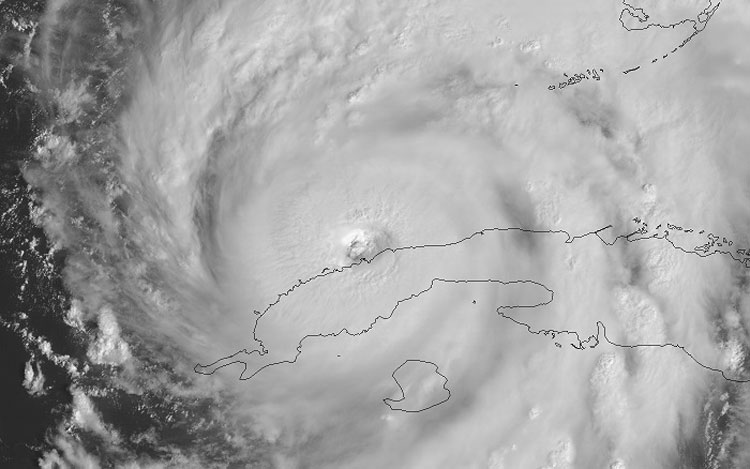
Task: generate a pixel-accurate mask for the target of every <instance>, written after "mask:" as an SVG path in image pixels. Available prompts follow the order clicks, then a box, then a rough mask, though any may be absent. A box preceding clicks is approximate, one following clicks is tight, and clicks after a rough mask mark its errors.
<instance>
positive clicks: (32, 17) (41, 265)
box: [0, 0, 81, 467]
mask: <svg viewBox="0 0 750 469" xmlns="http://www.w3.org/2000/svg"><path fill="white" fill-rule="evenodd" d="M43 8H44V2H41V1H27V0H15V1H6V2H3V3H2V4H0V38H2V42H0V47H1V50H2V54H1V55H0V69H3V70H6V72H5V73H4V74H3V78H4V80H3V82H4V86H2V87H0V318H2V321H3V322H4V325H3V327H0V349H1V351H2V353H0V370H2V374H3V376H2V379H1V380H0V383H1V384H0V398H1V399H2V403H3V405H2V406H0V466H2V467H37V465H38V463H37V461H38V458H39V457H40V456H41V455H42V453H43V452H44V451H46V450H48V449H49V443H48V442H47V439H46V436H47V434H48V431H49V430H50V429H53V428H56V427H57V426H58V425H59V424H61V423H62V421H63V420H64V418H65V414H66V409H67V408H68V405H69V403H70V401H71V396H70V394H69V392H68V387H69V386H70V378H69V376H68V375H67V373H65V371H64V370H62V369H61V368H60V367H59V366H57V365H55V364H53V363H50V362H49V361H48V360H46V359H45V358H44V357H42V356H41V355H40V354H38V353H34V352H33V349H31V348H30V347H28V346H27V345H28V341H27V339H28V335H25V334H24V331H34V334H35V335H36V336H38V337H44V338H45V339H46V340H47V341H48V342H49V343H50V344H51V346H52V349H53V350H54V352H55V353H62V354H66V355H71V356H74V355H78V354H79V353H80V352H81V350H80V348H79V347H77V346H76V345H74V341H73V340H72V337H71V336H70V333H69V332H68V331H69V328H68V327H67V326H66V325H65V324H64V322H63V320H62V318H63V315H64V311H65V310H66V309H67V308H68V306H69V304H68V303H69V302H68V298H67V296H66V293H65V289H64V286H63V282H62V266H63V257H64V253H63V252H60V251H57V252H55V251H54V250H52V249H51V246H50V245H49V243H48V241H47V238H46V237H45V234H44V231H43V230H42V229H41V228H40V227H38V226H36V225H35V224H34V223H33V221H32V213H31V209H32V207H33V206H34V202H33V200H32V198H33V193H32V192H31V191H30V188H29V186H28V184H27V183H26V181H25V180H24V179H23V176H22V174H21V167H22V166H23V165H24V164H25V162H26V160H27V159H28V158H29V155H30V150H31V148H32V145H33V142H34V139H35V138H36V136H37V134H38V133H39V132H40V131H41V130H42V129H43V128H44V126H45V124H46V122H47V121H48V119H49V116H50V112H49V110H47V109H44V107H43V105H41V103H40V101H39V100H38V99H37V98H36V97H35V96H34V95H33V93H32V92H31V91H29V88H28V86H27V77H26V76H25V74H24V72H23V70H21V69H20V68H16V67H14V68H12V70H11V71H10V73H7V70H8V66H9V58H12V57H13V56H14V55H17V54H19V53H22V48H23V44H24V41H25V36H24V34H22V33H20V32H19V31H17V30H16V29H15V28H14V27H13V25H12V21H14V20H15V21H16V22H18V21H19V19H22V20H26V21H28V22H34V21H36V20H37V19H38V17H39V15H40V14H41V12H42V10H43ZM32 354H33V355H36V356H32ZM32 359H33V360H34V362H35V363H38V366H39V369H40V370H41V372H42V374H43V375H44V377H45V383H44V388H45V392H44V394H43V395H41V396H32V395H30V394H29V392H28V391H27V389H26V388H25V387H24V385H23V381H24V369H25V366H26V363H27V362H29V360H32Z"/></svg>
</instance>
